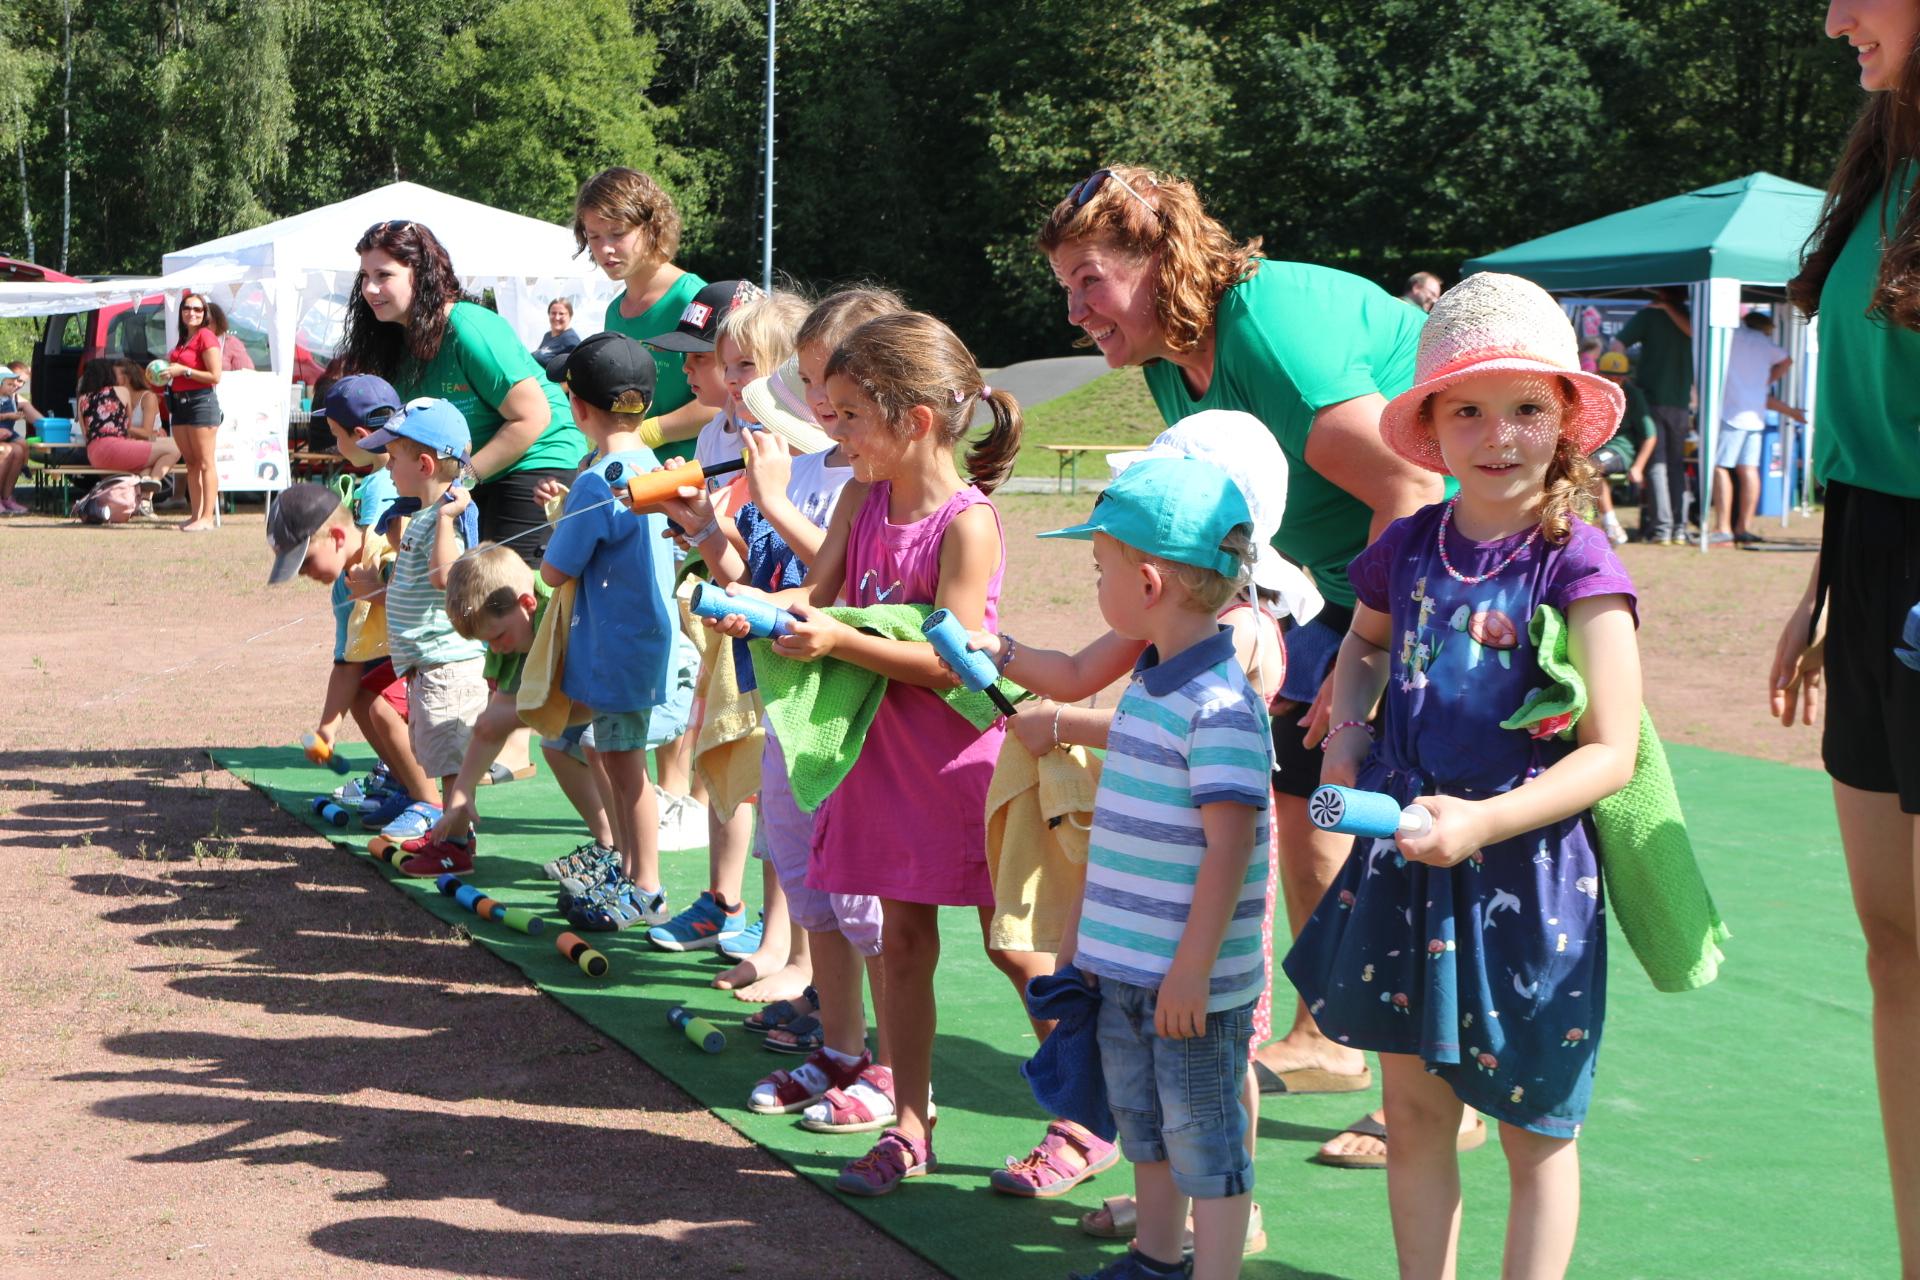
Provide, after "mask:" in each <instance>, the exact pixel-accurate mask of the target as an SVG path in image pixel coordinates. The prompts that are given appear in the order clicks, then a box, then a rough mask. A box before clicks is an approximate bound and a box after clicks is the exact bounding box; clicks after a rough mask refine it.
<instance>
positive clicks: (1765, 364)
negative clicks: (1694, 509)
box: [1708, 311, 1806, 542]
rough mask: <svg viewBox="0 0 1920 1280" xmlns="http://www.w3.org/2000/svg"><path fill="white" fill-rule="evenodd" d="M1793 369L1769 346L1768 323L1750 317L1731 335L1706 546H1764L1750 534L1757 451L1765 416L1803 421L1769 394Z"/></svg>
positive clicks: (1760, 315) (1756, 498)
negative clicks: (1770, 411) (1773, 414)
mask: <svg viewBox="0 0 1920 1280" xmlns="http://www.w3.org/2000/svg"><path fill="white" fill-rule="evenodd" d="M1792 366H1793V357H1792V356H1790V355H1788V354H1787V353H1786V351H1785V349H1783V348H1782V347H1781V346H1780V345H1779V344H1777V343H1776V342H1774V340H1773V317H1772V316H1770V315H1767V314H1766V313H1765V312H1762V311H1749V312H1748V313H1747V318H1746V320H1745V321H1743V322H1742V324H1741V327H1740V328H1738V329H1735V330H1734V331H1733V349H1732V352H1731V354H1730V355H1729V356H1728V358H1727V380H1726V384H1725V385H1724V386H1723V387H1722V389H1721V392H1720V433H1719V435H1718V437H1717V438H1716V439H1715V441H1714V447H1713V533H1712V534H1711V535H1710V536H1709V537H1708V541H1710V542H1763V541H1765V539H1763V538H1762V537H1761V536H1760V535H1759V534H1757V533H1755V532H1754V531H1753V513H1754V512H1755V511H1756V510H1758V509H1759V506H1760V448H1761V445H1762V443H1763V437H1764V434H1765V432H1766V426H1767V419H1766V412H1767V410H1768V409H1776V410H1778V411H1779V412H1781V413H1783V414H1785V415H1786V416H1787V417H1790V418H1792V419H1794V420H1795V421H1797V422H1804V421H1806V415H1805V414H1804V413H1801V412H1800V410H1798V409H1796V408H1794V407H1793V406H1792V405H1789V404H1787V403H1785V402H1783V401H1781V400H1780V399H1778V398H1777V397H1776V396H1774V394H1773V392H1772V387H1773V384H1774V383H1776V382H1778V381H1780V379H1781V378H1782V377H1784V376H1786V372H1787V370H1788V369H1789V368H1791V367H1792ZM1736 481H1737V482H1738V490H1739V492H1738V494H1737V495H1736V493H1735V487H1736V485H1735V482H1736ZM1736 498H1737V507H1736Z"/></svg>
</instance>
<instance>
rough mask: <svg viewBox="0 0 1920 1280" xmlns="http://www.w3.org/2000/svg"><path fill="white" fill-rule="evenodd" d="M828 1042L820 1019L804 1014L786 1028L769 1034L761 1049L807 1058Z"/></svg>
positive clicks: (779, 1028)
mask: <svg viewBox="0 0 1920 1280" xmlns="http://www.w3.org/2000/svg"><path fill="white" fill-rule="evenodd" d="M826 1042H827V1032H826V1028H824V1027H822V1026H821V1025H820V1019H818V1018H816V1017H814V1016H813V1015H812V1014H810V1013H803V1014H801V1015H800V1016H799V1017H797V1018H795V1019H794V1020H793V1021H792V1022H789V1023H787V1024H786V1025H785V1026H781V1027H775V1028H774V1029H773V1030H771V1031H769V1032H767V1038H766V1039H765V1040H762V1041H761V1042H760V1047H761V1048H763V1049H765V1050H766V1051H767V1052H768V1053H792V1054H799V1055H801V1056H805V1055H807V1054H811V1053H815V1052H817V1051H818V1050H819V1048H820V1046H821V1045H824V1044H825V1043H826Z"/></svg>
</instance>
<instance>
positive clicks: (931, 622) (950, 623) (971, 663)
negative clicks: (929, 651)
mask: <svg viewBox="0 0 1920 1280" xmlns="http://www.w3.org/2000/svg"><path fill="white" fill-rule="evenodd" d="M920 630H921V632H922V633H923V634H924V635H925V636H926V637H927V641H928V643H930V644H932V645H933V648H934V652H936V653H938V654H939V655H940V657H941V660H942V661H944V662H945V663H946V664H947V665H948V666H949V667H952V668H953V670H954V674H955V675H957V676H959V677H960V683H961V684H963V685H965V686H966V687H967V688H969V689H971V690H973V691H974V692H975V693H979V692H981V691H982V690H984V691H985V692H986V695H987V697H988V698H990V699H992V700H993V705H994V706H995V707H997V708H999V710H1000V714H1001V715H1003V716H1010V715H1014V714H1016V710H1015V708H1014V705H1013V704H1012V703H1011V702H1009V701H1007V695H1006V694H1004V693H1002V692H1000V689H999V687H998V686H997V685H996V683H995V682H996V681H997V680H999V679H1000V672H999V670H998V669H997V668H996V667H995V666H994V665H993V659H992V658H989V657H988V656H987V655H986V654H984V653H982V652H980V651H979V650H978V649H969V648H968V647H967V629H966V628H965V627H963V626H961V625H960V619H958V618H956V617H954V616H953V613H952V611H950V610H947V609H935V610H934V611H933V612H932V613H930V614H928V615H927V620H926V621H925V622H923V623H921V624H920Z"/></svg>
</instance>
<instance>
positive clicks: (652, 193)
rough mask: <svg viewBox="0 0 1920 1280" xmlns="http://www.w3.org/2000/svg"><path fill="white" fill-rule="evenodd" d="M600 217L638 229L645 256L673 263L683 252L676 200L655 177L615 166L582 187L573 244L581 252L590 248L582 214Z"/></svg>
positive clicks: (575, 203) (576, 201) (576, 204)
mask: <svg viewBox="0 0 1920 1280" xmlns="http://www.w3.org/2000/svg"><path fill="white" fill-rule="evenodd" d="M588 213H591V214H597V215H598V216H600V217H602V218H605V219H606V220H607V221H608V222H613V223H617V224H619V225H620V226H623V227H639V228H641V229H643V230H644V231H645V232H646V234H645V235H644V236H642V237H641V240H640V245H639V248H640V251H641V253H642V255H643V256H645V257H647V258H651V259H656V260H658V261H660V262H671V261H673V255H674V254H676V253H678V252H680V211H679V210H678V209H676V208H674V207H673V197H672V196H670V195H668V194H667V193H666V189H665V188H663V187H662V186H661V185H660V184H659V183H657V182H655V181H654V180H653V179H652V177H650V176H649V175H647V174H644V173H642V172H640V171H639V170H638V169H629V168H627V167H626V166H625V165H616V166H615V167H614V168H611V169H602V170H601V171H600V172H599V173H596V174H594V175H593V176H592V177H591V178H588V179H587V180H586V182H585V183H583V184H581V187H580V194H579V195H577V196H575V197H574V200H573V243H574V244H575V245H577V246H578V248H579V251H580V252H585V250H586V247H587V227H586V224H585V223H584V222H583V221H582V220H581V215H582V214H588Z"/></svg>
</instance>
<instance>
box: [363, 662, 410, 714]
mask: <svg viewBox="0 0 1920 1280" xmlns="http://www.w3.org/2000/svg"><path fill="white" fill-rule="evenodd" d="M360 687H361V688H362V689H365V690H366V691H367V692H368V693H377V694H379V695H380V696H381V697H383V698H385V699H386V700H387V705H388V706H390V707H392V708H393V709H394V710H395V711H398V712H399V713H400V718H401V719H402V720H405V719H406V718H407V682H406V681H405V680H402V679H401V678H400V676H399V675H398V674H397V673H396V672H395V671H394V669H393V659H392V658H382V659H380V661H378V662H375V663H370V664H369V665H368V667H367V669H366V671H365V672H363V673H362V674H361V676H360Z"/></svg>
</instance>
